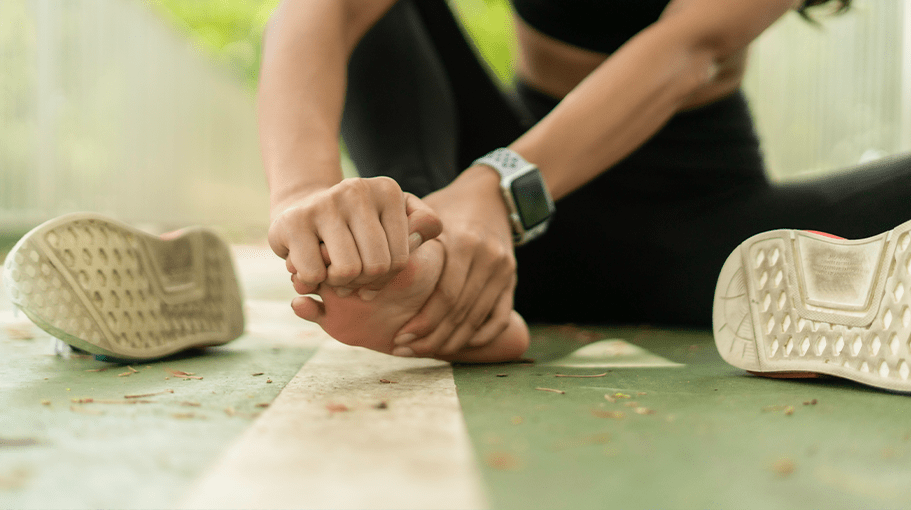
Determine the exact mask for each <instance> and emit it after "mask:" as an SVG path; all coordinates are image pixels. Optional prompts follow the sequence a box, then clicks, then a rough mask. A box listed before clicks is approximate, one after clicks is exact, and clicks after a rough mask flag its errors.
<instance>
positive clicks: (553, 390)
mask: <svg viewBox="0 0 911 510" xmlns="http://www.w3.org/2000/svg"><path fill="white" fill-rule="evenodd" d="M535 389H536V390H538V391H549V392H551V393H559V394H560V395H564V394H566V392H565V391H563V390H555V389H553V388H535Z"/></svg>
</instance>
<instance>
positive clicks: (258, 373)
mask: <svg viewBox="0 0 911 510" xmlns="http://www.w3.org/2000/svg"><path fill="white" fill-rule="evenodd" d="M263 374H265V372H253V374H252V375H253V377H257V376H260V375H263Z"/></svg>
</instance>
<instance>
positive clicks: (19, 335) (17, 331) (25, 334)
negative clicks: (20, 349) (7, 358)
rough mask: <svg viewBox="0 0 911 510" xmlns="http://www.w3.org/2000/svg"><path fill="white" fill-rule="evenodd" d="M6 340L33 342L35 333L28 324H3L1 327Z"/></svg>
mask: <svg viewBox="0 0 911 510" xmlns="http://www.w3.org/2000/svg"><path fill="white" fill-rule="evenodd" d="M3 329H4V331H5V332H6V336H7V338H9V339H10V340H33V339H34V338H35V333H34V331H33V329H32V324H31V323H30V322H16V323H13V324H5V325H4V327H3Z"/></svg>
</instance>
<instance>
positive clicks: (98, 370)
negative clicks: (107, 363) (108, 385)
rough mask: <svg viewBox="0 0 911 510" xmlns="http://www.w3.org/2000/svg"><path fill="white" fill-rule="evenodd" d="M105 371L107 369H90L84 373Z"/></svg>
mask: <svg viewBox="0 0 911 510" xmlns="http://www.w3.org/2000/svg"><path fill="white" fill-rule="evenodd" d="M107 369H108V367H101V368H90V369H88V370H86V372H104V371H105V370H107Z"/></svg>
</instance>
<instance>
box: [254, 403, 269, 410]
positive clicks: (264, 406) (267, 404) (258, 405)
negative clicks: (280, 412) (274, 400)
mask: <svg viewBox="0 0 911 510" xmlns="http://www.w3.org/2000/svg"><path fill="white" fill-rule="evenodd" d="M256 407H261V408H264V409H265V408H266V407H269V403H268V402H260V403H259V404H256Z"/></svg>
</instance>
